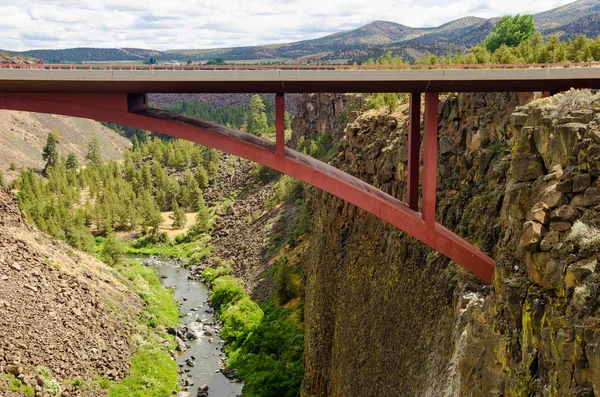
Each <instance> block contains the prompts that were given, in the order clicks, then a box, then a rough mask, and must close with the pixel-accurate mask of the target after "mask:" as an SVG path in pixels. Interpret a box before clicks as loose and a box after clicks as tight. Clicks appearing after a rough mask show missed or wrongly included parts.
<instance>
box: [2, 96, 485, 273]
mask: <svg viewBox="0 0 600 397" xmlns="http://www.w3.org/2000/svg"><path fill="white" fill-rule="evenodd" d="M279 101H280V103H279V111H278V112H277V113H278V114H279V120H278V125H279V126H280V127H279V129H278V131H279V136H280V137H282V131H283V129H282V128H281V126H282V122H283V120H282V119H283V111H282V110H283V107H282V104H283V101H282V99H280V100H279ZM0 109H6V110H19V111H27V112H38V113H51V114H61V115H66V116H74V117H82V118H88V119H94V120H102V121H106V122H111V123H116V124H121V125H127V126H130V127H134V128H141V129H144V130H150V131H155V132H158V133H161V134H165V135H169V136H172V137H175V138H179V139H185V140H188V141H192V142H195V143H198V144H200V145H205V146H210V147H212V148H215V149H217V150H221V151H223V152H227V153H231V154H233V155H236V156H240V157H244V158H246V159H248V160H251V161H254V162H257V163H259V164H262V165H265V166H267V167H270V168H273V169H275V170H277V171H280V172H282V173H285V174H288V175H290V176H292V177H294V178H297V179H299V180H301V181H304V182H306V183H308V184H311V185H313V186H315V187H317V188H319V189H322V190H324V191H326V192H328V193H331V194H333V195H334V196H337V197H339V198H341V199H342V200H345V201H347V202H349V203H351V204H354V205H356V206H357V207H359V208H362V209H363V210H365V211H367V212H369V213H371V214H373V215H375V216H376V217H378V218H380V219H382V220H384V221H386V222H388V223H390V224H392V225H394V226H395V227H397V228H399V229H401V230H403V231H404V232H406V233H408V234H409V235H411V236H413V237H415V238H416V239H418V240H420V241H422V242H423V243H425V244H427V245H428V246H430V247H432V248H433V249H435V250H437V251H439V252H440V253H442V254H443V255H446V256H447V257H448V258H450V259H451V260H453V261H455V262H456V263H458V264H459V265H461V266H463V267H464V268H466V269H467V270H469V271H471V272H472V273H474V274H475V275H477V276H479V277H480V278H481V279H482V280H484V281H485V282H487V283H490V282H491V280H492V277H493V274H494V261H493V259H491V258H490V257H488V256H487V255H485V254H484V253H483V252H481V251H480V250H479V249H478V248H477V247H475V246H473V245H471V244H470V243H469V242H468V241H466V240H464V239H462V238H461V237H459V236H457V235H456V234H454V233H453V232H451V231H450V230H448V229H446V228H444V227H443V226H441V225H440V224H438V223H436V222H435V180H436V163H437V156H435V155H434V153H435V152H431V153H429V154H428V152H427V151H428V150H429V149H428V148H433V147H434V145H435V146H436V147H435V150H436V151H437V143H436V142H437V94H430V95H429V96H427V97H426V106H425V120H426V127H425V141H426V142H425V161H424V177H423V185H424V186H423V202H424V206H423V215H421V213H419V212H417V211H416V210H414V209H412V208H410V207H409V206H408V205H407V204H405V203H403V202H401V201H400V200H398V199H396V198H395V197H392V196H391V195H389V194H387V193H385V192H382V191H381V190H379V189H376V188H375V187H373V186H371V185H369V184H368V183H366V182H363V181H361V180H360V179H358V178H355V177H353V176H351V175H348V174H346V173H344V172H342V171H340V170H338V169H336V168H334V167H332V166H330V165H328V164H325V163H323V162H321V161H318V160H316V159H314V158H311V157H308V156H305V155H303V154H301V153H298V152H295V151H293V150H291V149H289V148H285V147H283V153H281V145H282V142H283V141H282V140H280V141H279V145H277V144H276V143H274V142H270V141H267V140H265V139H262V138H259V137H257V136H254V135H250V134H247V133H245V132H242V131H238V130H235V129H232V128H228V127H224V126H220V125H217V124H214V123H210V122H207V121H203V120H198V119H194V118H191V117H186V116H182V115H179V114H175V113H171V112H166V111H163V110H159V109H153V108H148V107H147V100H146V97H145V95H141V94H134V95H128V94H77V93H74V94H61V93H9V92H0ZM277 146H279V149H280V150H277Z"/></svg>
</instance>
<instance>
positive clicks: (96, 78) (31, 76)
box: [0, 64, 600, 283]
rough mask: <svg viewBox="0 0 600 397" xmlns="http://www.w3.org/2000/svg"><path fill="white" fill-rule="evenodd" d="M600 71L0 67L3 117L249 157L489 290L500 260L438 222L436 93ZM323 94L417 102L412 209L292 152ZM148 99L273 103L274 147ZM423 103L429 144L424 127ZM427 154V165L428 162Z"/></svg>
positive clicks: (585, 81)
mask: <svg viewBox="0 0 600 397" xmlns="http://www.w3.org/2000/svg"><path fill="white" fill-rule="evenodd" d="M596 66H597V65H596V64H572V65H459V66H456V65H446V66H445V67H444V68H443V69H441V68H438V69H432V68H430V67H427V66H410V65H399V66H385V67H382V66H379V67H378V66H375V67H365V66H361V67H357V66H322V67H321V66H274V67H259V66H225V67H213V66H211V67H202V66H180V67H177V66H164V67H161V66H123V65H115V66H111V65H93V64H86V65H44V64H34V65H14V64H0V109H6V110H19V111H28V112H39V113H52V114H60V115H66V116H75V117H82V118H89V119H94V120H101V121H106V122H111V123H116V124H122V125H127V126H131V127H136V128H141V129H145V130H150V131H155V132H158V133H161V134H165V135H169V136H172V137H176V138H180V139H186V140H189V141H192V142H196V143H198V144H201V145H205V146H210V147H213V148H215V149H218V150H221V151H224V152H227V153H231V154H234V155H236V156H240V157H244V158H246V159H249V160H251V161H254V162H257V163H260V164H262V165H265V166H267V167H270V168H273V169H275V170H277V171H280V172H282V173H285V174H288V175H290V176H292V177H295V178H297V179H299V180H301V181H304V182H306V183H309V184H311V185H313V186H316V187H318V188H320V189H322V190H324V191H327V192H329V193H331V194H333V195H335V196H337V197H339V198H341V199H343V200H346V201H348V202H350V203H352V204H354V205H356V206H357V207H360V208H362V209H363V210H365V211H367V212H370V213H371V214H373V215H375V216H376V217H378V218H380V219H383V220H385V221H387V222H389V223H391V224H392V225H394V226H396V227H397V228H399V229H401V230H403V231H404V232H406V233H408V234H409V235H411V236H414V237H415V238H417V239H418V240H420V241H422V242H423V243H425V244H427V245H428V246H430V247H432V248H433V249H435V250H437V251H439V252H440V253H442V254H444V255H446V256H447V257H448V258H450V259H451V260H453V261H454V262H456V263H457V264H459V265H461V266H463V267H464V268H466V269H467V270H469V271H471V272H472V273H474V274H475V275H477V276H478V277H480V278H481V279H482V280H484V281H485V282H487V283H489V282H491V280H492V277H493V274H494V260H493V259H492V258H490V257H489V256H488V255H486V254H485V253H483V252H481V251H480V250H479V249H478V248H477V247H475V246H474V245H472V244H470V243H469V242H468V241H466V240H464V239H463V238H461V237H459V236H458V235H456V234H455V233H453V232H452V231H450V230H448V229H446V228H445V227H444V226H442V225H440V224H439V223H437V222H436V221H435V215H436V183H437V182H436V177H437V157H438V156H437V151H438V93H439V92H531V91H542V92H546V93H549V92H558V91H563V90H568V89H570V88H592V89H600V68H597V67H596ZM319 92H328V93H357V92H369V93H375V92H407V93H410V94H411V95H410V109H409V113H410V117H409V129H408V173H407V174H408V180H407V187H408V192H407V202H402V201H400V200H398V199H397V198H395V197H393V196H391V195H389V194H387V193H384V192H382V191H380V190H378V189H376V188H375V187H373V186H371V185H369V184H367V183H366V182H363V181H361V180H359V179H358V178H355V177H353V176H351V175H348V174H346V173H344V172H342V171H340V170H338V169H336V168H334V167H332V166H330V165H328V164H325V163H323V162H321V161H318V160H316V159H314V158H311V157H308V156H305V155H303V154H301V153H298V152H296V151H294V150H292V149H290V148H287V147H286V146H285V141H284V95H285V94H286V93H319ZM147 93H274V94H276V106H275V109H276V111H275V113H276V142H271V141H268V140H265V139H262V138H260V137H256V136H253V135H250V134H247V133H245V132H242V131H238V130H235V129H231V128H228V127H224V126H221V125H217V124H214V123H210V122H207V121H203V120H198V119H193V118H190V117H186V116H182V115H179V114H175V113H171V112H166V111H163V110H160V109H154V108H150V107H148V103H147V97H146V94H147ZM423 94H424V95H425V107H424V114H423V119H424V132H423V138H422V137H421V127H420V125H421V122H420V120H421V96H422V95H423ZM421 140H423V142H421ZM421 152H422V153H423V159H421V158H420V156H421ZM421 163H422V170H421V169H420V168H421ZM420 175H422V178H421V179H420V178H419V177H420ZM419 190H421V194H420V195H419Z"/></svg>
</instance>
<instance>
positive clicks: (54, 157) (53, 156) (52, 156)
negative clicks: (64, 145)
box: [42, 132, 58, 173]
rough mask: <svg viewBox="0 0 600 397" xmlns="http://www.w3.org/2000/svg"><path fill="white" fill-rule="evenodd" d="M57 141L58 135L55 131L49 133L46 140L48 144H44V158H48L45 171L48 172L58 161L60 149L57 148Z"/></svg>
mask: <svg viewBox="0 0 600 397" xmlns="http://www.w3.org/2000/svg"><path fill="white" fill-rule="evenodd" d="M57 143H58V139H57V135H55V133H54V132H51V133H49V134H48V139H47V140H46V146H44V151H43V152H42V158H43V159H44V160H46V166H45V167H44V173H47V172H48V169H49V168H50V167H52V166H53V165H54V164H56V162H57V161H58V149H57V148H56V144H57Z"/></svg>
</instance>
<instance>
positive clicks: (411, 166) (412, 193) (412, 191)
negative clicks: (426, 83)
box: [406, 92, 421, 211]
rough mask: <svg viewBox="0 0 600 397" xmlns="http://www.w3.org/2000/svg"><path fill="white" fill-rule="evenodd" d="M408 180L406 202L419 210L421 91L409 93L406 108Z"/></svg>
mask: <svg viewBox="0 0 600 397" xmlns="http://www.w3.org/2000/svg"><path fill="white" fill-rule="evenodd" d="M408 113H409V118H408V181H407V184H406V185H407V188H408V193H407V199H406V201H407V204H408V207H409V208H410V209H411V210H414V211H418V210H419V163H420V153H421V93H420V92H413V93H411V94H410V102H409V108H408Z"/></svg>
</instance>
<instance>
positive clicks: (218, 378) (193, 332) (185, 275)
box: [137, 257, 242, 397]
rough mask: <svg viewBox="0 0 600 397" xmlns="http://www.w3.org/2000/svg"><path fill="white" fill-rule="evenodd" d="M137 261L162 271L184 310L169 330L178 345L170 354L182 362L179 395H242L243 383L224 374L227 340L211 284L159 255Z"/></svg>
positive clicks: (234, 396) (161, 274)
mask: <svg viewBox="0 0 600 397" xmlns="http://www.w3.org/2000/svg"><path fill="white" fill-rule="evenodd" d="M137 260H138V261H143V262H144V265H145V266H148V267H150V268H152V270H156V271H157V272H158V275H159V277H160V279H161V284H162V285H163V286H164V288H166V289H168V290H170V291H172V298H173V300H174V301H176V302H178V305H179V311H181V312H182V317H181V319H180V321H179V323H178V325H177V326H175V327H170V328H168V329H167V332H168V333H169V334H171V335H172V336H173V337H174V340H175V345H176V346H175V349H174V350H171V352H170V353H171V355H172V356H173V357H174V358H175V359H176V361H177V364H178V372H179V376H180V385H181V391H180V392H179V396H180V397H188V396H192V397H196V396H200V397H204V396H208V395H211V396H219V397H236V396H238V395H240V394H241V392H242V384H241V383H239V382H238V381H237V380H231V379H228V378H227V377H226V376H225V375H224V374H227V373H228V371H226V370H225V366H224V363H225V361H226V355H225V351H224V348H223V345H224V341H223V340H222V339H221V338H220V337H219V333H220V330H221V323H220V321H218V320H217V319H216V318H215V316H214V310H213V309H212V308H211V307H210V306H209V304H208V288H207V286H206V285H205V284H204V283H203V282H201V281H200V280H198V279H197V277H196V276H194V275H193V274H192V272H191V270H190V269H188V268H186V267H184V266H183V262H181V261H178V260H173V259H164V258H157V257H151V258H137ZM192 268H195V267H192ZM149 270H150V269H149Z"/></svg>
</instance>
